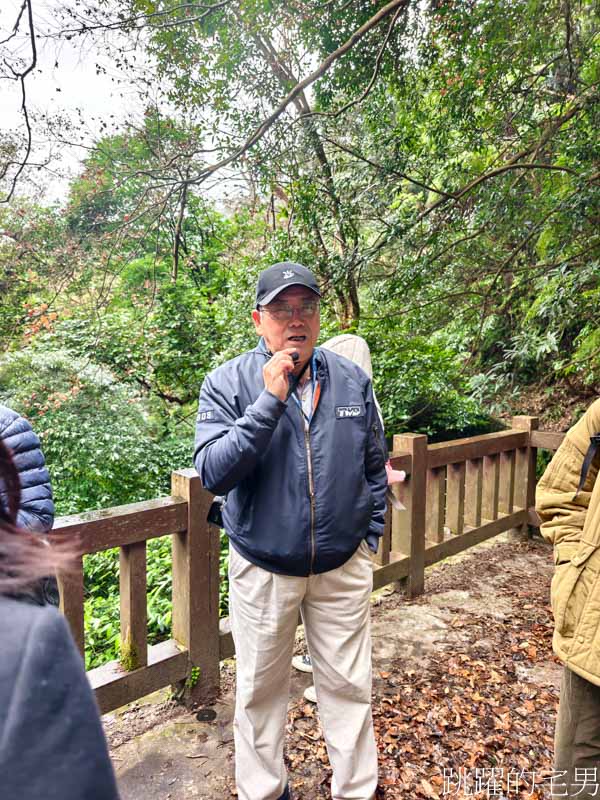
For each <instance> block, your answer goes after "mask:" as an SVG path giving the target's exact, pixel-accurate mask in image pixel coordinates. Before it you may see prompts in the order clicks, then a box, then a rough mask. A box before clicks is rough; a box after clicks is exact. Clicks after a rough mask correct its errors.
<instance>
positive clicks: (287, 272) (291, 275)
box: [281, 269, 294, 280]
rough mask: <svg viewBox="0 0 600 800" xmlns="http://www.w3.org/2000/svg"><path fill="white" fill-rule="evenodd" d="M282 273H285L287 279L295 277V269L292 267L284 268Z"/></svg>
mask: <svg viewBox="0 0 600 800" xmlns="http://www.w3.org/2000/svg"><path fill="white" fill-rule="evenodd" d="M281 274H282V275H283V277H284V278H286V280H287V279H288V278H293V277H294V273H293V271H292V270H291V269H284V270H283V272H282V273H281Z"/></svg>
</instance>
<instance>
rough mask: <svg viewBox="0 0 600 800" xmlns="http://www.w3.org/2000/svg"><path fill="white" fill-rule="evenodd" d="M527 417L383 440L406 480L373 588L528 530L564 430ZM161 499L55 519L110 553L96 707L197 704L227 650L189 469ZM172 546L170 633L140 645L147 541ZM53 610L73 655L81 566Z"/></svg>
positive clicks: (412, 578) (94, 673) (86, 545)
mask: <svg viewBox="0 0 600 800" xmlns="http://www.w3.org/2000/svg"><path fill="white" fill-rule="evenodd" d="M537 425H538V421H537V418H535V417H514V418H513V420H512V428H511V430H507V431H501V432H499V433H490V434H486V435H484V436H474V437H470V438H468V439H459V440H455V441H451V442H442V443H440V444H429V445H428V443H427V437H426V436H423V435H420V434H402V435H399V436H394V442H393V447H394V450H393V453H391V460H392V465H393V466H394V467H395V468H396V469H403V470H405V471H406V473H407V480H406V481H405V482H404V483H402V484H397V485H396V488H395V490H394V491H395V492H396V493H397V496H398V499H399V500H400V501H401V503H403V504H404V506H405V507H406V511H396V510H392V509H391V508H388V512H387V516H386V526H385V532H384V535H383V537H382V539H381V542H380V547H379V551H378V553H377V554H376V555H375V556H374V561H375V562H376V565H375V570H374V578H373V582H374V588H375V589H377V588H380V587H382V586H385V585H386V584H389V583H393V582H396V581H400V580H402V579H407V588H408V592H409V594H410V595H411V596H415V595H418V594H420V593H422V592H423V589H424V581H425V567H426V566H428V565H431V564H434V563H436V562H438V561H440V560H442V559H444V558H446V557H448V556H450V555H455V554H456V553H459V552H461V551H462V550H466V549H467V548H469V547H472V546H473V545H475V544H479V543H480V542H483V541H485V540H486V539H489V538H490V537H492V536H496V535H497V534H499V533H502V532H503V531H508V530H520V531H522V532H524V531H526V530H527V525H528V524H536V515H535V509H534V493H535V465H536V454H537V449H538V448H543V449H549V450H555V449H556V448H557V447H558V446H559V444H560V442H561V441H562V439H563V437H564V434H556V433H547V432H543V431H538V430H537ZM171 491H172V496H171V497H165V498H160V499H158V500H151V501H148V502H143V503H134V504H132V505H128V506H121V507H118V508H111V509H108V510H103V511H93V512H89V513H85V514H80V515H74V516H70V517H62V518H61V519H59V520H58V521H57V524H56V525H55V528H56V529H59V530H60V531H61V532H62V533H72V534H77V535H78V536H79V539H80V542H81V545H82V555H85V554H89V553H96V552H99V551H102V550H108V549H110V548H113V547H119V548H120V560H119V583H120V608H121V620H120V625H121V637H120V638H121V658H120V659H119V660H118V661H111V662H110V663H108V664H105V665H104V666H102V667H98V668H97V669H93V670H90V671H89V672H88V676H89V679H90V682H91V684H92V686H93V687H94V689H95V691H96V697H97V699H98V703H99V705H100V708H101V710H102V711H103V712H107V711H110V710H112V709H114V708H118V707H119V706H122V705H124V704H126V703H128V702H131V701H132V700H135V699H137V698H139V697H143V696H144V695H146V694H149V693H150V692H153V691H155V690H157V689H160V688H162V687H164V686H168V685H169V684H177V683H179V684H182V683H183V682H186V683H187V697H188V699H189V700H191V701H194V702H198V701H206V700H208V699H211V698H213V697H214V696H215V695H216V694H217V692H218V690H219V664H220V661H221V660H222V659H224V658H229V657H231V656H232V655H233V654H234V652H235V650H234V644H233V639H232V637H231V633H230V631H229V624H228V623H229V621H228V619H221V620H220V619H219V580H220V578H219V549H220V535H219V531H218V529H216V528H214V527H213V526H211V525H210V524H209V523H208V522H207V521H206V515H207V512H208V508H209V506H210V504H211V502H212V495H211V494H210V493H209V492H206V491H205V490H204V489H203V488H202V486H201V484H200V479H199V478H198V476H197V474H196V472H195V471H194V470H181V471H178V472H175V473H173V478H172V488H171ZM159 536H170V537H171V541H172V570H173V598H172V604H173V607H172V633H171V635H172V638H170V639H168V640H167V641H165V642H162V643H160V644H157V645H154V646H148V644H147V602H146V542H147V541H148V540H149V539H152V538H156V537H159ZM59 585H60V590H61V608H62V611H63V613H64V614H65V615H66V617H67V619H68V620H69V623H70V625H71V630H72V632H73V636H74V638H75V641H76V642H77V644H78V646H79V648H80V650H81V652H82V653H83V651H84V647H85V637H84V583H83V561H82V560H81V559H80V562H79V565H78V568H76V569H75V570H73V571H71V572H70V573H69V574H68V575H65V576H62V577H59Z"/></svg>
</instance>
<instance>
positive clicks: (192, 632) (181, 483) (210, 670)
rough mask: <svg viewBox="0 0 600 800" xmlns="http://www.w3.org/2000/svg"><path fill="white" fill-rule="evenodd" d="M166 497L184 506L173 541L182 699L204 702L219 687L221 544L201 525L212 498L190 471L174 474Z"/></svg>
mask: <svg viewBox="0 0 600 800" xmlns="http://www.w3.org/2000/svg"><path fill="white" fill-rule="evenodd" d="M171 492H172V494H173V495H174V496H177V497H182V498H183V499H185V500H187V503H188V518H187V530H186V531H185V532H183V533H176V534H174V535H173V537H172V539H173V638H174V639H176V640H177V641H178V642H179V643H180V644H182V645H183V646H184V647H186V648H187V649H188V651H189V658H190V675H189V676H188V680H187V688H188V691H187V692H186V700H187V701H188V702H192V703H198V702H207V701H209V700H213V699H214V698H215V697H216V696H217V695H218V693H219V688H220V680H219V676H220V670H219V665H220V655H219V581H220V575H219V552H220V541H219V531H218V529H217V528H214V527H213V526H212V525H210V523H209V522H207V520H206V515H207V513H208V509H209V508H210V504H211V503H212V500H213V496H212V495H211V494H210V493H209V492H207V491H205V490H204V489H203V488H202V484H201V482H200V478H199V477H198V474H197V473H196V471H195V470H194V469H184V470H178V471H177V472H174V473H173V474H172V476H171ZM192 668H198V669H199V670H200V672H199V675H197V676H196V674H195V672H193V671H192Z"/></svg>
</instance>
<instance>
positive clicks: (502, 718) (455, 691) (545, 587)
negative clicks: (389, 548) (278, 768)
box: [287, 545, 557, 800]
mask: <svg viewBox="0 0 600 800" xmlns="http://www.w3.org/2000/svg"><path fill="white" fill-rule="evenodd" d="M503 547H504V546H503V545H501V546H499V547H498V551H497V552H498V553H499V555H498V560H497V561H495V560H494V559H493V558H492V557H491V553H493V552H494V551H491V550H490V551H488V558H487V559H486V561H485V563H483V562H477V565H478V566H477V568H478V571H479V574H480V575H481V573H485V572H486V571H489V573H490V574H491V575H492V576H493V578H494V583H495V586H494V591H495V592H496V593H500V594H501V595H505V596H506V598H508V599H509V600H510V601H511V604H512V608H513V612H512V615H511V617H510V621H506V620H504V619H497V618H495V617H493V616H491V615H489V616H486V615H485V614H484V613H482V614H473V613H472V612H469V611H465V610H463V609H461V610H459V611H457V612H456V616H455V617H454V619H453V620H452V621H450V624H449V628H450V629H451V630H457V629H458V631H459V633H458V635H460V636H462V637H465V641H464V642H463V644H461V647H460V650H458V649H457V648H454V649H453V648H449V647H448V645H447V643H446V645H445V646H441V647H440V648H439V650H438V651H436V653H435V658H432V659H430V661H429V664H428V667H427V668H426V669H415V668H414V663H410V662H408V663H407V662H406V660H404V659H403V660H400V659H399V660H397V661H395V662H392V663H388V662H386V663H385V666H384V668H379V669H378V671H376V673H375V685H374V694H373V719H374V725H375V733H376V739H377V746H378V751H379V768H380V769H379V774H380V781H379V792H378V795H377V798H378V800H406V799H407V798H411V800H412V799H413V798H415V799H416V800H418V798H433V800H442V798H447V800H462V798H464V797H475V798H477V797H478V796H479V797H480V798H485V797H486V789H485V786H484V783H483V777H482V776H484V777H486V778H489V779H490V780H492V779H493V780H494V781H495V782H496V784H497V785H498V786H503V787H504V788H503V791H504V792H505V793H506V790H507V788H511V792H509V793H507V794H505V795H504V796H506V797H507V798H509V800H521V798H525V797H527V798H530V800H542V798H544V799H545V798H547V797H549V791H548V788H549V783H548V780H547V776H548V775H549V774H550V770H551V764H552V749H553V733H554V723H555V715H556V705H557V693H556V691H555V690H554V689H553V688H552V687H548V686H546V685H545V684H544V683H543V682H540V683H539V684H536V682H535V681H533V679H532V680H528V679H526V678H525V677H524V675H529V674H531V673H532V671H533V670H534V669H535V668H536V666H538V665H539V666H546V665H548V664H549V663H551V661H552V659H553V656H552V649H551V639H552V628H553V626H552V618H551V615H550V609H549V606H548V596H549V574H548V573H544V574H545V576H546V577H544V579H543V580H542V579H540V574H539V570H535V569H532V571H531V575H530V576H528V578H529V579H527V576H526V575H519V576H518V578H519V579H518V582H517V581H516V580H515V576H514V575H512V574H511V561H510V559H506V558H505V557H502V553H503V550H502V548H503ZM532 547H533V550H534V551H535V546H532ZM538 557H539V558H540V559H541V558H545V557H546V556H545V553H544V552H543V551H540V554H539V556H538ZM532 558H533V556H532ZM546 578H547V579H546ZM516 585H518V586H519V588H518V589H515V586H516ZM398 602H399V603H401V602H402V601H398ZM420 602H423V603H426V602H427V597H424V598H423V599H422V601H420ZM485 602H486V601H485V600H482V606H484V605H485ZM383 608H384V611H383V613H385V603H384V604H383ZM463 629H464V630H463ZM484 642H485V646H484ZM289 720H290V722H289V724H288V731H289V736H288V748H287V758H288V762H289V765H290V767H291V769H292V770H293V773H292V788H293V789H295V792H294V797H295V798H297V799H298V800H321V798H328V797H330V790H329V779H330V776H331V770H330V768H329V764H328V760H327V754H326V748H325V742H324V739H323V735H322V731H321V728H320V725H319V720H318V714H317V713H316V711H315V709H314V707H312V706H309V705H308V704H305V703H300V704H298V705H297V706H295V707H293V708H292V710H291V712H290V717H289ZM461 770H462V771H463V772H462V773H461V772H460V771H461ZM315 771H316V772H317V773H318V783H317V784H315V782H314V772H315ZM461 774H462V775H463V777H464V776H469V780H471V784H470V785H467V783H465V781H463V783H462V784H461V785H460V786H459V785H458V784H457V782H456V780H455V782H454V783H451V785H449V784H448V775H454V776H457V775H461ZM311 775H313V779H312V780H311V779H310V776H311ZM477 775H479V778H477ZM531 775H534V776H536V775H537V776H539V782H538V784H536V782H535V780H533V782H532V780H531ZM528 776H529V777H528ZM296 777H297V780H298V784H297V785H296V784H295V783H294V778H296ZM477 780H479V784H477ZM511 780H512V785H511V787H507V781H509V782H510V781H511ZM303 782H304V783H305V784H306V788H300V789H299V788H298V787H302V786H304V783H303ZM473 782H475V783H473ZM315 785H316V788H315ZM490 785H491V784H490ZM478 786H479V787H480V789H481V791H480V793H479V795H477V793H475V792H474V791H473V790H474V788H475V789H476V788H478ZM308 787H311V788H308Z"/></svg>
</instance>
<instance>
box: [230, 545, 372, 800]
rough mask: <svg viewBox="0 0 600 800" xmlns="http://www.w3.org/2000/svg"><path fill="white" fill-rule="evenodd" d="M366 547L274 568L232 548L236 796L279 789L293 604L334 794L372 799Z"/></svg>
mask: <svg viewBox="0 0 600 800" xmlns="http://www.w3.org/2000/svg"><path fill="white" fill-rule="evenodd" d="M372 585H373V566H372V561H371V556H370V553H369V549H368V545H367V544H366V542H363V543H362V544H361V545H360V547H359V548H358V550H357V551H356V553H355V554H354V555H353V556H352V557H351V558H350V559H349V560H348V561H347V562H346V563H345V564H344V565H343V566H341V567H338V569H334V570H330V571H329V572H325V573H322V574H320V575H310V576H308V577H306V578H296V577H292V576H289V575H276V574H275V573H272V572H267V571H266V570H264V569H261V568H260V567H257V566H256V565H255V564H251V563H250V562H249V561H247V560H246V559H244V558H243V557H242V556H241V555H240V554H239V553H238V552H237V551H236V550H235V548H234V547H233V546H231V545H230V548H229V613H230V619H231V629H232V633H233V638H234V642H235V650H236V654H237V689H236V707H235V718H234V723H233V729H234V738H235V758H236V783H237V790H238V797H239V800H279V798H281V797H282V796H283V797H286V794H285V792H286V786H287V773H286V769H285V765H284V763H283V736H284V730H285V723H286V717H287V708H288V701H289V684H290V671H291V660H292V654H293V649H294V637H295V632H296V626H297V623H298V612H299V611H300V613H301V614H302V620H303V622H304V629H305V634H306V640H307V643H308V649H309V653H310V657H311V660H312V665H313V675H314V681H315V688H316V691H317V700H318V704H319V714H320V718H321V723H322V725H323V732H324V736H325V742H326V745H327V751H328V753H329V760H330V763H331V766H332V768H333V780H332V784H331V793H332V797H333V800H371V798H372V797H373V795H374V793H375V790H376V787H377V748H376V745H375V737H374V732H373V721H372V716H371V634H370V602H369V598H370V594H371V590H372Z"/></svg>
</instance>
